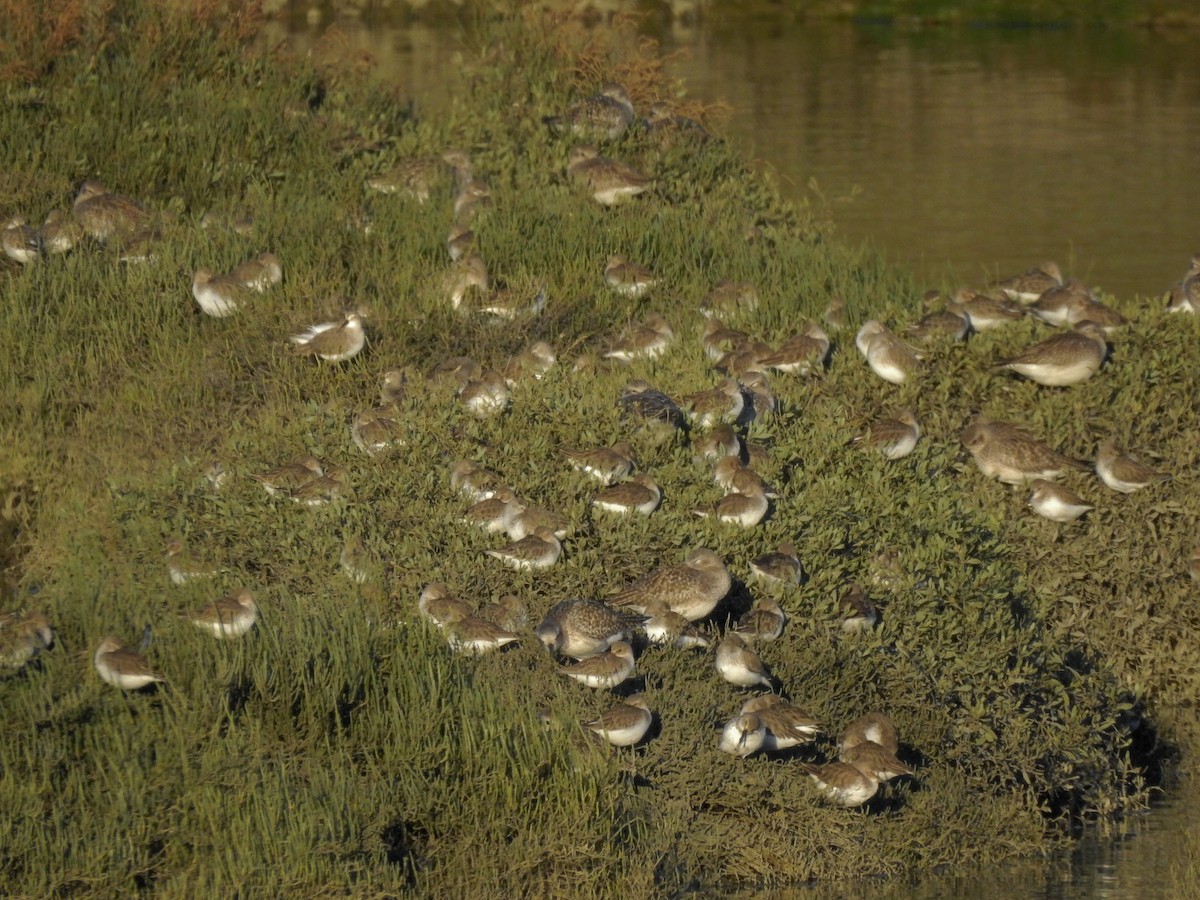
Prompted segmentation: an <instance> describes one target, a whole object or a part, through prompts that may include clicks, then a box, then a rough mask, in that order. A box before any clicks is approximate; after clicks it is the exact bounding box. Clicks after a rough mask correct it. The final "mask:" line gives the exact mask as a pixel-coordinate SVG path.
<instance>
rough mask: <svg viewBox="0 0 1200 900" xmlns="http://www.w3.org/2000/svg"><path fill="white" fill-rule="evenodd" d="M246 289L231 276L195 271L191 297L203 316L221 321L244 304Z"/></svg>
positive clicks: (202, 270) (201, 270)
mask: <svg viewBox="0 0 1200 900" xmlns="http://www.w3.org/2000/svg"><path fill="white" fill-rule="evenodd" d="M246 291H247V288H246V286H245V285H244V284H242V282H240V281H238V280H237V279H236V278H234V277H233V276H231V275H218V274H216V273H215V272H213V271H212V269H197V270H196V273H195V274H194V275H193V276H192V296H193V297H194V298H195V300H196V305H197V306H199V307H200V311H201V312H203V313H204V314H205V315H209V316H213V317H214V318H218V319H223V318H225V317H226V316H231V315H233V314H234V313H235V312H237V311H238V310H239V309H240V308H241V307H242V304H243V303H244V302H245V296H246Z"/></svg>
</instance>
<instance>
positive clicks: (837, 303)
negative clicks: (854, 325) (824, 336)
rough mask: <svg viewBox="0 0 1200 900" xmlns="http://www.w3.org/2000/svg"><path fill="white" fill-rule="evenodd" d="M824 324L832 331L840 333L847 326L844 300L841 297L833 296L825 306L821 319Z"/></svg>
mask: <svg viewBox="0 0 1200 900" xmlns="http://www.w3.org/2000/svg"><path fill="white" fill-rule="evenodd" d="M822 318H823V319H824V321H825V324H826V325H828V326H829V327H830V328H832V329H833V330H834V331H841V330H842V329H843V328H845V327H846V325H847V324H848V322H847V320H846V298H845V297H842V296H833V297H830V298H829V303H828V304H826V306H825V314H824V316H823V317H822Z"/></svg>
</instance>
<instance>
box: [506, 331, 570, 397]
mask: <svg viewBox="0 0 1200 900" xmlns="http://www.w3.org/2000/svg"><path fill="white" fill-rule="evenodd" d="M557 361H558V357H557V356H556V355H555V353H554V348H553V347H551V346H550V345H549V344H548V343H546V342H545V341H534V342H533V343H532V344H530V345H529V346H528V347H526V348H525V349H524V350H522V351H521V352H520V353H518V354H517V355H516V356H513V357H510V358H509V360H508V362H506V363H505V364H504V372H503V374H504V381H505V382H506V383H507V384H508V386H509V387H512V386H513V385H514V384H516V383H517V382H518V381H524V380H525V379H526V378H532V379H534V380H535V381H541V380H542V378H544V377H545V375H546V373H547V372H549V371H550V370H551V369H553V368H554V364H555V363H556V362H557Z"/></svg>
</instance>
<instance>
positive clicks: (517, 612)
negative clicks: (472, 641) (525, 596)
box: [475, 594, 529, 632]
mask: <svg viewBox="0 0 1200 900" xmlns="http://www.w3.org/2000/svg"><path fill="white" fill-rule="evenodd" d="M475 615H477V616H479V618H481V619H484V620H486V621H488V622H491V623H492V624H493V625H499V626H500V627H501V628H503V629H504V630H505V631H512V632H517V631H520V630H521V629H523V628H524V627H525V625H526V622H527V620H528V619H529V610H528V609H527V608H526V606H525V603H524V601H522V600H521V598H520V597H518V596H517V595H516V594H505V595H504V596H502V597H501V598H500V599H499V600H497V601H496V602H495V603H488V604H485V605H484V606H481V607H479V610H478V611H477V612H476V613H475Z"/></svg>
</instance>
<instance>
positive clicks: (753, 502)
mask: <svg viewBox="0 0 1200 900" xmlns="http://www.w3.org/2000/svg"><path fill="white" fill-rule="evenodd" d="M743 472H750V470H749V469H744V470H743ZM741 481H742V484H741V485H739V487H738V489H735V490H731V491H730V492H729V493H727V494H726V495H725V496H724V497H722V498H721V499H720V500H718V501H717V502H716V504H714V505H713V506H704V507H699V508H696V509H693V510H692V514H693V515H696V516H699V517H700V518H702V519H705V518H713V519H716V520H717V521H718V522H724V523H727V524H730V525H737V526H739V527H741V528H753V527H754V526H755V525H757V524H758V523H759V522H761V521H762V520H763V518H764V517H765V516H766V514H767V512H768V510H769V509H770V508H771V502H770V500H769V499H768V498H767V492H766V487H765V485H763V483H762V480H761V479H758V480H754V479H742V480H741Z"/></svg>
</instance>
